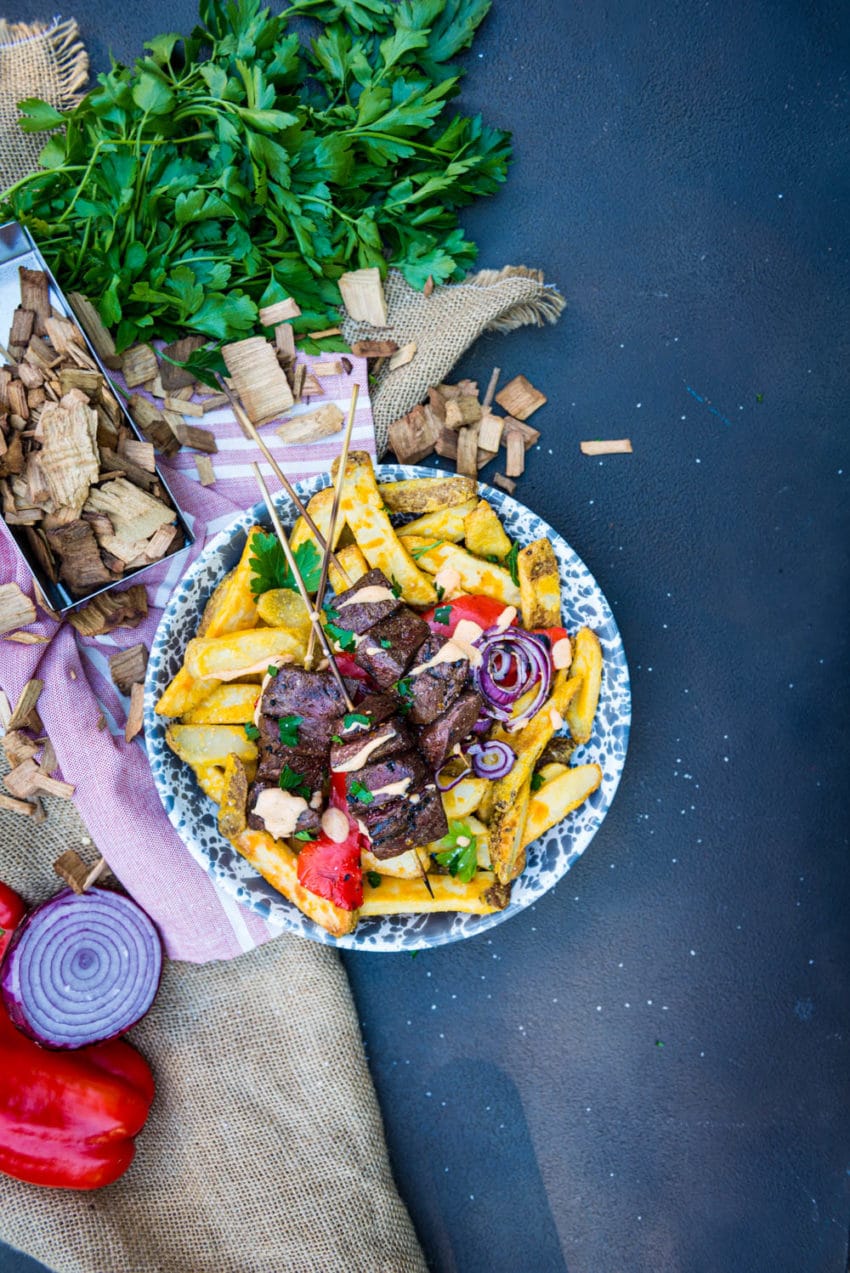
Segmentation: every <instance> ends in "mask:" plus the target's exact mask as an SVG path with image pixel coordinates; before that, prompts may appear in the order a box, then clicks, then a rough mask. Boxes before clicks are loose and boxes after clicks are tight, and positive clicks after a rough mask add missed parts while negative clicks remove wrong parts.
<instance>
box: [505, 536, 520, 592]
mask: <svg viewBox="0 0 850 1273" xmlns="http://www.w3.org/2000/svg"><path fill="white" fill-rule="evenodd" d="M518 556H519V544H518V543H517V542H516V541H514V542H513V543H512V544H511V549H510V552H509V553H508V554H507V556H506V557H505V561H504V566H505V569H506V570H509V571H510V572H511V579H513V581H514V583H515V584H516V585H517V587H519V574H518V573H517V557H518Z"/></svg>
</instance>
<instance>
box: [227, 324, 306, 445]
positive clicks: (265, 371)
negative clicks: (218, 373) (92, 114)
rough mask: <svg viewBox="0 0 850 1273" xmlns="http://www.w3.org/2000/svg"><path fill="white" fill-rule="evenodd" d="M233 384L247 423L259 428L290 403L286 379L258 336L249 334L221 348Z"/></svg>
mask: <svg viewBox="0 0 850 1273" xmlns="http://www.w3.org/2000/svg"><path fill="white" fill-rule="evenodd" d="M221 353H222V356H223V358H224V361H225V363H226V364H227V370H228V372H229V373H230V379H231V381H232V383H233V387H234V389H235V390H236V392H237V394H238V395H239V397H240V398H241V399H242V404H243V406H244V408H245V410H246V411H247V413H248V416H249V418H250V420H251V422H252V423H253V424H254V425H255V426H257V427H259V426H260V425H262V424H268V423H269V422H270V421H272V420H277V419H279V418H280V417H281V416H282V415H283V414H284V412H286V411H288V409H289V408H290V407H291V406H292V404H293V401H294V398H293V395H292V390H291V389H290V387H289V381H288V380H287V379H286V376H285V374H284V372H283V369H282V367H281V365H280V363H279V362H278V360H277V357H276V356H275V352H274V349H273V348H272V346H271V345H270V344H269V342H268V341H267V340H264V339H263V338H262V336H251V337H249V338H248V339H247V340H238V341H235V342H234V343H233V344H230V345H224V346H223V347H222V351H221Z"/></svg>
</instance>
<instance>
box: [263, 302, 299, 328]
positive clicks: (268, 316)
mask: <svg viewBox="0 0 850 1273" xmlns="http://www.w3.org/2000/svg"><path fill="white" fill-rule="evenodd" d="M300 316H301V306H300V305H299V304H298V303H297V302H296V301H294V300H293V299H292V297H291V296H287V298H286V300H285V301H276V302H275V304H274V305H264V306H263V308H262V309H261V310H260V322H261V323H262V324H263V326H264V327H277V325H278V323H283V322H285V321H286V319H287V318H300Z"/></svg>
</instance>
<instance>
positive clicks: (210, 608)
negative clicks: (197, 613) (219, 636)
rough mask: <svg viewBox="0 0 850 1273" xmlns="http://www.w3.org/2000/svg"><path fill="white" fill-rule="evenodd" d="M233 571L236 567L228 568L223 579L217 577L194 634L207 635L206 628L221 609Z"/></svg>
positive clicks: (234, 571)
mask: <svg viewBox="0 0 850 1273" xmlns="http://www.w3.org/2000/svg"><path fill="white" fill-rule="evenodd" d="M235 573H236V567H235V566H234V567H233V569H232V570H228V572H227V574H226V575H225V576H224V578H223V579H219V581H218V583H217V584H216V586H215V587H214V588H213V591H212V596H211V597H210V599H209V601H208V602H207V604H206V605H205V606H204V613H203V614H202V615H201V622H200V623H199V624H198V630H197V632H196V633H195V636H206V635H207V628H208V627H209V626H210V624H211V623H212V621H213V617H214V616H215V615H216V614H217V612H218V611H219V610H220V609H221V605H222V602H223V600H224V594H225V592H226V590H227V589H228V587H229V586H230V581H231V579H232V578H233V576H234V575H235Z"/></svg>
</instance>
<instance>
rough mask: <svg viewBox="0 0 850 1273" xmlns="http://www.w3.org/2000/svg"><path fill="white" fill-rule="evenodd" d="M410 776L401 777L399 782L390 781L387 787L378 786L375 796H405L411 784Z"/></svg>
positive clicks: (373, 793) (374, 792)
mask: <svg viewBox="0 0 850 1273" xmlns="http://www.w3.org/2000/svg"><path fill="white" fill-rule="evenodd" d="M410 781H411V780H410V778H399V780H398V782H388V783H387V785H386V787H376V788H375V790H374V791H373V792H372V795H373V796H403V795H404V793H405V792H406V791H407V788H408V787H409V786H410Z"/></svg>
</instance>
